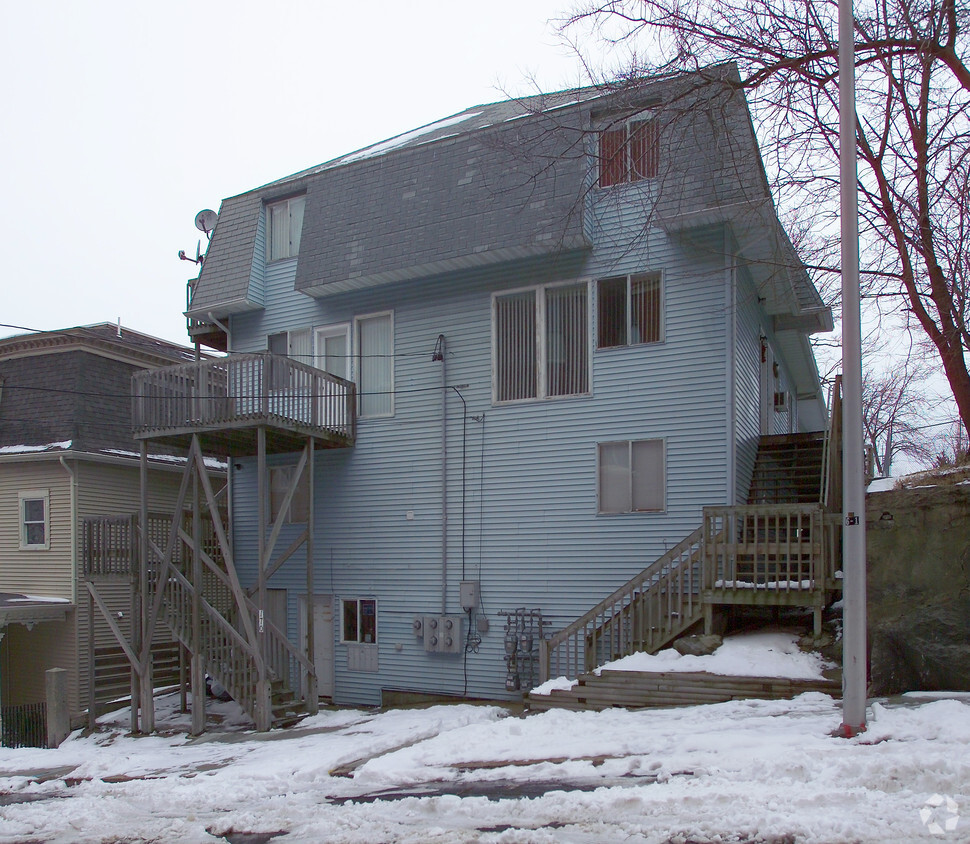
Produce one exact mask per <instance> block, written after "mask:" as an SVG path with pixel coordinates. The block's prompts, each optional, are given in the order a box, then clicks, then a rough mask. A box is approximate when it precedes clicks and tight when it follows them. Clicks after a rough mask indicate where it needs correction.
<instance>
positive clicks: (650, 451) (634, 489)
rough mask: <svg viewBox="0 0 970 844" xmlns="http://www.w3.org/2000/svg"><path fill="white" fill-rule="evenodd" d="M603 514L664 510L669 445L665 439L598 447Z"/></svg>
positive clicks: (626, 441)
mask: <svg viewBox="0 0 970 844" xmlns="http://www.w3.org/2000/svg"><path fill="white" fill-rule="evenodd" d="M597 457H598V460H597V463H598V468H597V473H598V483H597V486H598V502H599V504H598V510H599V512H600V513H662V512H663V511H664V510H665V509H666V474H667V473H666V447H665V443H664V441H663V440H662V439H656V440H620V441H619V442H605V443H600V444H599V446H598V455H597Z"/></svg>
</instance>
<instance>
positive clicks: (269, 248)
mask: <svg viewBox="0 0 970 844" xmlns="http://www.w3.org/2000/svg"><path fill="white" fill-rule="evenodd" d="M305 207H306V197H305V196H293V197H290V198H289V199H284V200H282V201H280V202H273V203H272V204H270V205H267V206H266V260H267V261H279V260H280V259H281V258H295V257H296V256H297V255H299V254H300V235H301V234H302V232H303V209H304V208H305Z"/></svg>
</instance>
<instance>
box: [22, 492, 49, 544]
mask: <svg viewBox="0 0 970 844" xmlns="http://www.w3.org/2000/svg"><path fill="white" fill-rule="evenodd" d="M19 498H20V547H21V549H24V550H29V551H43V550H46V549H48V548H50V543H51V538H50V493H49V492H48V491H47V490H46V489H32V490H26V491H24V492H21V493H20V494H19Z"/></svg>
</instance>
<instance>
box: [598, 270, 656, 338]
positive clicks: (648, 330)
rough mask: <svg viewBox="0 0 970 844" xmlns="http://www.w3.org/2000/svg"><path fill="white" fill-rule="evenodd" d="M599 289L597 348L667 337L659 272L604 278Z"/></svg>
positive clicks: (599, 283)
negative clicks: (664, 331)
mask: <svg viewBox="0 0 970 844" xmlns="http://www.w3.org/2000/svg"><path fill="white" fill-rule="evenodd" d="M596 289H597V302H596V305H597V307H596V312H597V315H596V326H597V331H596V345H597V347H598V348H600V349H608V348H611V347H614V346H633V345H636V344H638V343H659V342H661V341H662V340H663V339H664V336H663V329H664V323H663V284H662V281H661V277H660V273H644V274H641V275H630V276H620V277H619V278H604V279H602V280H600V281H599V282H597V285H596Z"/></svg>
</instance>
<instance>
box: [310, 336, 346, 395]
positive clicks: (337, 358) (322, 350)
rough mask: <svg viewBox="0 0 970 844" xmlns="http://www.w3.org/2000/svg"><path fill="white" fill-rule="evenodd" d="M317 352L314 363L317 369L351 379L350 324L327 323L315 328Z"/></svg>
mask: <svg viewBox="0 0 970 844" xmlns="http://www.w3.org/2000/svg"><path fill="white" fill-rule="evenodd" d="M313 333H314V348H315V349H316V353H315V355H314V358H313V365H314V366H315V367H316V368H317V369H321V370H323V371H324V372H329V373H330V374H331V375H336V376H337V377H338V378H343V379H345V380H347V381H349V380H350V325H349V324H348V323H343V324H341V325H325V326H321V327H319V328H316V329H314V332H313Z"/></svg>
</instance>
